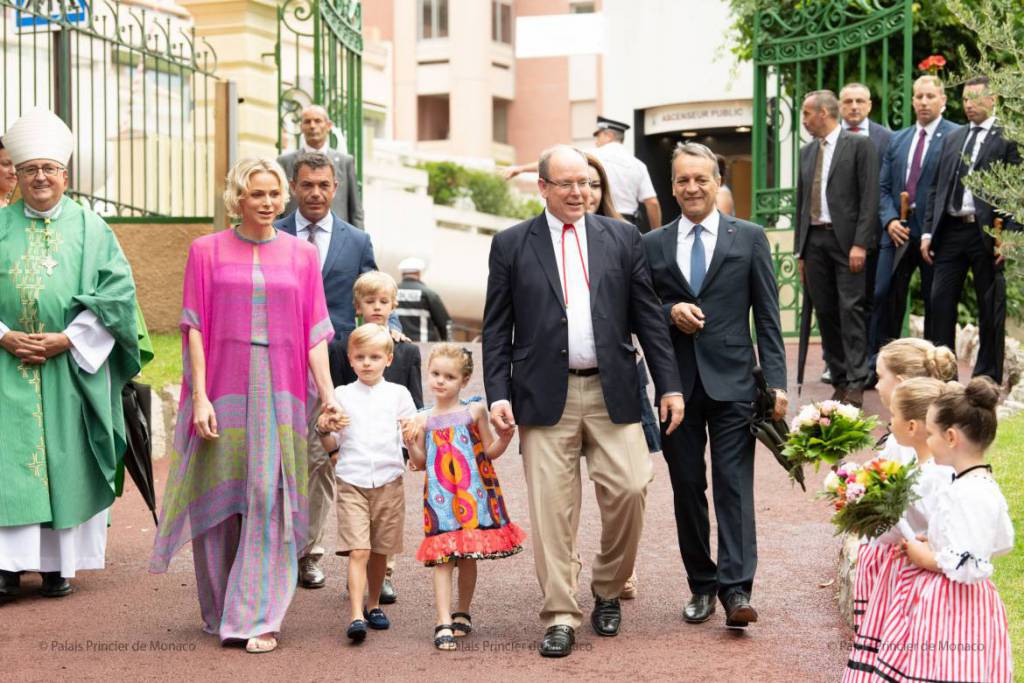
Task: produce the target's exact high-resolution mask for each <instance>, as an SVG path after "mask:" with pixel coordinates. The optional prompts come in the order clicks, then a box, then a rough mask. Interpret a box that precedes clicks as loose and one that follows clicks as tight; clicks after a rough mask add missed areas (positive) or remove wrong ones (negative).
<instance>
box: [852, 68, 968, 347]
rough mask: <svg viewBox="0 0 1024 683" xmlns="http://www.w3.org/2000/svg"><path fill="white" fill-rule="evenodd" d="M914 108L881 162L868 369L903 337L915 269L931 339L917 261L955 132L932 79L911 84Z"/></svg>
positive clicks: (927, 268)
mask: <svg viewBox="0 0 1024 683" xmlns="http://www.w3.org/2000/svg"><path fill="white" fill-rule="evenodd" d="M913 104H914V114H915V116H916V117H917V122H916V123H915V124H914V125H912V126H908V127H906V128H904V129H903V130H900V131H898V132H897V133H896V134H895V135H894V136H893V140H892V142H891V143H890V145H889V149H888V151H887V152H886V154H885V156H883V157H882V166H881V171H880V180H879V187H880V196H879V202H878V217H879V219H880V220H881V221H882V226H883V227H884V231H883V232H882V241H881V249H880V255H879V259H878V273H877V275H876V277H875V296H874V309H873V311H872V315H871V331H870V335H869V337H870V339H871V341H872V346H871V357H872V361H871V362H872V365H874V359H875V358H876V357H877V356H878V350H879V349H880V348H881V347H882V346H883V345H885V344H887V343H888V342H889V341H890V340H892V339H899V338H900V336H901V334H902V331H903V330H902V328H903V316H904V313H905V312H906V307H907V291H908V290H909V289H910V278H911V276H913V274H914V271H915V270H916V269H918V268H920V269H921V291H922V292H923V294H924V296H923V298H924V329H925V337H926V338H930V336H929V330H928V326H929V323H930V322H931V320H930V319H931V316H930V312H931V297H930V296H929V293H930V292H931V289H932V267H931V265H930V264H928V263H926V262H925V261H924V260H923V259H922V258H921V233H922V230H921V226H922V225H923V223H924V217H925V214H927V213H928V196H929V192H930V190H931V188H932V186H934V185H935V180H936V177H937V176H936V172H937V171H938V168H939V159H940V158H941V156H942V146H943V143H944V142H945V141H946V138H947V137H948V136H949V134H950V133H951V132H953V131H954V130H956V129H957V127H958V126H957V125H956V124H955V123H953V122H952V121H948V120H946V119H944V118H942V112H943V110H944V109H945V108H946V94H945V91H944V87H943V84H942V81H941V80H939V78H938V77H937V76H932V75H925V76H921V77H920V78H918V79H917V80H916V81H914V99H913ZM903 192H906V193H907V194H908V195H909V205H910V212H909V213H908V215H907V224H906V226H904V225H903V224H902V223H900V194H901V193H903ZM904 245H906V246H904ZM897 256H898V258H897Z"/></svg>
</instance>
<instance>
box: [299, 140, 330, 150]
mask: <svg viewBox="0 0 1024 683" xmlns="http://www.w3.org/2000/svg"><path fill="white" fill-rule="evenodd" d="M301 149H302V151H303V152H307V153H315V152H319V153H320V154H327V152H329V151H330V150H331V143H330V141H329V140H328V141H325V142H324V146H323V147H321V148H320V149H314V148H313V147H310V146H309V145H308V144H306V138H302V148H301Z"/></svg>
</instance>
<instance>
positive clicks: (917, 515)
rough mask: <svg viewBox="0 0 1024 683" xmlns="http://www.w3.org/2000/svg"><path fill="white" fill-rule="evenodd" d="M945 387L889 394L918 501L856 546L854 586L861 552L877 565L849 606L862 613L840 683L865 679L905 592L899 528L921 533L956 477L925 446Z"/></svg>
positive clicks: (918, 385) (924, 385)
mask: <svg viewBox="0 0 1024 683" xmlns="http://www.w3.org/2000/svg"><path fill="white" fill-rule="evenodd" d="M945 387H946V385H945V383H944V382H941V381H939V380H937V379H934V378H931V377H914V378H912V379H908V380H906V381H903V382H900V383H899V384H898V385H897V386H896V387H895V389H893V390H892V391H891V398H890V401H889V410H890V411H891V412H892V422H891V424H890V428H891V430H892V435H891V436H890V438H891V439H895V440H896V442H897V443H898V444H899V446H900V448H909V449H910V450H911V451H912V452H913V454H914V457H915V458H916V460H917V463H918V467H920V469H921V474H920V476H919V477H918V479H917V482H916V483H915V484H914V493H915V494H917V496H918V498H917V500H915V501H914V502H913V503H911V504H910V506H909V507H908V508H907V510H906V512H904V513H903V519H902V520H901V523H900V524H899V525H898V526H897V527H893V528H892V529H890V530H889V531H887V532H886V533H884V534H882V535H881V536H879V537H878V538H877V539H875V541H873V542H871V543H870V544H866V545H864V546H862V547H861V555H860V556H859V557H858V560H857V561H858V567H857V577H856V579H857V581H856V584H855V585H858V586H862V585H863V583H866V581H865V580H864V579H863V577H862V575H861V570H862V567H861V566H860V562H861V560H862V559H863V557H864V553H865V550H876V551H877V554H876V555H874V558H877V560H878V561H877V562H876V563H874V564H873V568H874V569H876V571H875V572H874V575H873V576H871V577H870V578H871V585H870V591H869V592H868V593H862V595H867V596H868V597H867V598H866V599H864V600H863V602H861V603H859V605H855V606H854V609H858V607H860V608H861V609H862V610H863V614H862V615H860V616H859V621H858V623H857V630H856V633H855V635H854V640H853V649H852V650H851V651H850V658H849V660H848V661H847V663H846V671H844V672H843V683H860V682H863V681H870V680H871V677H872V675H873V674H874V670H875V669H874V665H875V658H876V657H877V656H878V645H879V643H880V642H881V639H882V628H883V627H884V624H885V618H886V615H887V614H888V613H889V611H890V610H894V609H900V607H899V605H898V604H897V598H900V597H902V596H903V595H904V594H905V591H903V592H900V589H899V587H900V586H901V585H902V584H903V581H904V580H905V576H906V574H907V573H908V572H910V571H912V570H914V569H915V568H914V566H913V565H911V564H909V563H907V561H906V559H905V558H904V557H903V553H902V552H901V549H900V542H901V541H902V540H904V536H903V532H902V530H901V529H906V530H907V533H913V534H925V533H927V531H928V520H929V519H930V517H931V515H932V513H933V511H934V508H935V500H936V499H937V495H936V494H938V493H939V492H941V491H943V490H944V489H946V488H948V487H949V484H950V481H951V479H952V476H953V474H954V473H955V472H956V471H955V470H954V469H953V468H952V467H947V466H946V465H939V464H936V463H935V459H934V458H933V457H932V453H931V450H930V449H929V448H928V443H927V440H928V432H927V429H926V425H925V417H926V415H927V414H928V408H929V407H930V406H931V405H932V403H934V402H935V400H936V399H937V398H938V397H939V396H941V395H942V393H943V391H944V390H945ZM868 566H872V565H868Z"/></svg>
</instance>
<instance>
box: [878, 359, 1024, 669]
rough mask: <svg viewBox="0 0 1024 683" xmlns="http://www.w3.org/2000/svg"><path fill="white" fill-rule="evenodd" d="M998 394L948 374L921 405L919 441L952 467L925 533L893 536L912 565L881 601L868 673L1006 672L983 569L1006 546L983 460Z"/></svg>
mask: <svg viewBox="0 0 1024 683" xmlns="http://www.w3.org/2000/svg"><path fill="white" fill-rule="evenodd" d="M998 399H999V390H998V388H997V387H996V386H995V384H993V383H992V382H991V381H990V380H988V379H987V378H984V377H977V378H975V379H973V380H971V382H970V384H969V385H967V387H966V388H964V387H962V386H961V385H959V384H956V383H954V382H951V383H949V384H948V385H947V387H946V389H945V390H944V392H943V394H942V396H940V397H939V398H938V399H937V400H936V401H935V403H934V404H933V405H932V406H931V408H929V410H928V416H927V430H928V446H929V448H930V449H931V451H932V453H933V455H934V456H935V460H936V462H938V463H940V464H943V465H949V466H951V467H953V469H954V470H956V475H955V477H954V479H953V481H952V483H951V484H950V486H949V487H948V488H946V489H945V490H944V491H942V492H940V493H939V494H937V496H936V500H935V503H934V512H933V513H932V515H931V517H930V519H929V522H928V533H927V536H919V537H918V540H916V541H904V542H903V543H902V544H901V548H902V553H903V554H904V555H905V556H906V558H907V560H908V561H909V562H910V563H911V564H912V565H914V569H912V570H910V571H908V572H906V576H905V580H904V581H902V582H901V584H900V586H899V587H898V589H897V590H898V591H900V592H901V593H903V592H904V591H905V594H903V595H900V596H898V597H897V598H896V599H895V600H894V601H893V603H892V605H891V606H890V608H889V609H888V610H887V614H886V619H885V623H884V627H883V630H882V638H881V641H880V642H879V646H878V656H877V658H876V660H875V665H874V667H875V671H874V674H873V677H874V680H880V681H936V682H946V681H993V682H998V681H1011V680H1013V659H1012V656H1011V653H1010V640H1009V636H1008V633H1007V622H1006V609H1005V608H1004V607H1003V603H1002V601H1001V600H1000V599H999V593H998V592H997V591H996V588H995V586H994V585H993V584H992V581H991V579H990V577H991V576H992V571H993V568H992V562H991V559H992V557H994V556H996V555H1002V554H1005V553H1007V552H1009V551H1010V550H1011V549H1012V548H1013V525H1012V522H1011V521H1010V517H1009V514H1008V511H1007V505H1006V499H1005V498H1003V494H1002V492H1001V491H1000V490H999V485H998V484H996V482H995V479H993V478H992V468H991V466H989V465H986V464H984V452H985V449H986V448H988V446H989V445H990V444H991V443H992V441H993V439H994V438H995V434H996V413H995V407H996V403H997V401H998Z"/></svg>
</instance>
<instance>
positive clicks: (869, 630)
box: [843, 544, 909, 683]
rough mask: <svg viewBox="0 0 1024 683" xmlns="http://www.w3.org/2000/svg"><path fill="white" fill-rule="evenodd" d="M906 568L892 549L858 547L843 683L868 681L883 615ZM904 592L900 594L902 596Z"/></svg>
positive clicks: (872, 668)
mask: <svg viewBox="0 0 1024 683" xmlns="http://www.w3.org/2000/svg"><path fill="white" fill-rule="evenodd" d="M907 566H909V565H907V563H906V562H905V560H904V559H903V557H902V556H901V555H900V554H899V553H898V552H897V551H896V547H895V546H892V545H869V544H865V545H862V546H861V547H860V552H859V553H858V555H857V573H856V576H855V578H854V584H853V587H854V588H853V600H854V602H853V611H854V624H855V627H854V629H855V632H854V637H853V648H852V649H851V650H850V658H849V660H848V661H847V663H846V669H845V671H843V683H864V682H866V681H870V680H871V677H872V674H873V673H874V670H875V668H874V667H875V657H877V655H878V644H879V643H880V642H881V640H882V628H883V626H884V622H885V615H886V612H887V611H888V610H889V609H891V606H892V605H893V604H894V602H895V601H896V600H897V596H898V595H901V594H900V593H899V592H898V588H899V585H900V582H899V580H900V574H901V571H903V570H905V569H906V567H907ZM905 593H906V591H905V590H904V591H903V592H902V594H905Z"/></svg>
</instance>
